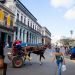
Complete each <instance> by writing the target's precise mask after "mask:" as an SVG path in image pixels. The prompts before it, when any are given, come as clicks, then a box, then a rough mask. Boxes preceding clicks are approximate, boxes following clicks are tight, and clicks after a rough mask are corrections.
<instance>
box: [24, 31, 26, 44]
mask: <svg viewBox="0 0 75 75" xmlns="http://www.w3.org/2000/svg"><path fill="white" fill-rule="evenodd" d="M24 42H25V43H26V42H27V30H25V33H24Z"/></svg>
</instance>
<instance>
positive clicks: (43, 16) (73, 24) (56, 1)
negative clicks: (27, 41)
mask: <svg viewBox="0 0 75 75" xmlns="http://www.w3.org/2000/svg"><path fill="white" fill-rule="evenodd" d="M20 1H21V2H22V3H23V4H24V5H25V6H26V8H27V9H28V10H29V11H30V12H31V13H32V14H33V15H34V16H35V17H36V18H37V21H38V23H39V24H40V25H42V26H45V27H47V28H48V30H49V31H50V32H51V34H52V39H53V41H56V40H58V39H60V38H61V37H63V36H66V37H71V34H70V30H73V37H74V36H75V0H20Z"/></svg>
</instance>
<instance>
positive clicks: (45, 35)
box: [42, 27, 51, 45]
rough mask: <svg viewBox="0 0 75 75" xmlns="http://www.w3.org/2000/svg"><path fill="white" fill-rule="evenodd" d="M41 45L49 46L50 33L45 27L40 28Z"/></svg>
mask: <svg viewBox="0 0 75 75" xmlns="http://www.w3.org/2000/svg"><path fill="white" fill-rule="evenodd" d="M42 43H43V44H50V45H51V33H50V31H49V30H48V29H47V28H46V27H42Z"/></svg>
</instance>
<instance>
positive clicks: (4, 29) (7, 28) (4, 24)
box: [0, 3, 14, 45]
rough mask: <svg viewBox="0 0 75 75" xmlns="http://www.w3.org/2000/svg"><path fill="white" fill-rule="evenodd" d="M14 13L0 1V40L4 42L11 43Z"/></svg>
mask: <svg viewBox="0 0 75 75" xmlns="http://www.w3.org/2000/svg"><path fill="white" fill-rule="evenodd" d="M13 21H14V14H13V13H12V11H11V10H10V9H9V8H7V7H6V6H4V5H3V4H1V3H0V40H1V41H3V42H4V44H6V43H8V44H9V45H11V43H12V41H13V34H14V27H13Z"/></svg>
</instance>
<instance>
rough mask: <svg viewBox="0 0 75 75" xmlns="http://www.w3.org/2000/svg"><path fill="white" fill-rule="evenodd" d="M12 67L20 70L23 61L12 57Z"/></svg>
mask: <svg viewBox="0 0 75 75" xmlns="http://www.w3.org/2000/svg"><path fill="white" fill-rule="evenodd" d="M12 65H13V67H15V68H20V67H22V65H23V59H22V58H21V57H14V58H13V60H12Z"/></svg>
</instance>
